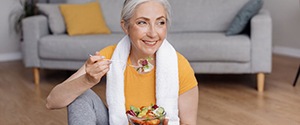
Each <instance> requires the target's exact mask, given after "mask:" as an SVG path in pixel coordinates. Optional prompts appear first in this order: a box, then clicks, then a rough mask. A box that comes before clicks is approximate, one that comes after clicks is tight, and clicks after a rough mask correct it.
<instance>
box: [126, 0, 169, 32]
mask: <svg viewBox="0 0 300 125" xmlns="http://www.w3.org/2000/svg"><path fill="white" fill-rule="evenodd" d="M149 1H157V2H159V3H160V4H161V5H162V6H163V7H164V9H165V12H166V16H167V17H166V19H167V24H168V25H170V22H171V19H170V16H171V6H170V3H169V2H168V0H125V1H124V4H123V9H122V13H121V19H122V20H124V23H125V26H126V27H128V23H129V20H130V19H131V17H132V16H133V14H134V11H135V9H136V8H137V7H138V6H139V5H141V4H143V3H146V2H149Z"/></svg>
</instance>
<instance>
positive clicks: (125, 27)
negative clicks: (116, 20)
mask: <svg viewBox="0 0 300 125" xmlns="http://www.w3.org/2000/svg"><path fill="white" fill-rule="evenodd" d="M121 27H122V29H123V31H124V33H125V34H127V35H128V26H126V25H125V21H124V20H122V21H121Z"/></svg>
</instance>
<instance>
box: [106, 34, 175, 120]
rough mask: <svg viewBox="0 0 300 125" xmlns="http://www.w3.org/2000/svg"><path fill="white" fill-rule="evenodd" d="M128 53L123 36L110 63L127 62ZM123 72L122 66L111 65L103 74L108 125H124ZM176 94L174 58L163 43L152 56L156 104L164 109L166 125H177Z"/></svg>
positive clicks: (173, 51) (171, 48)
mask: <svg viewBox="0 0 300 125" xmlns="http://www.w3.org/2000/svg"><path fill="white" fill-rule="evenodd" d="M129 53H130V38H129V37H128V36H127V35H126V36H125V37H123V38H122V39H121V41H120V42H119V43H118V45H117V47H116V49H115V51H114V53H113V56H112V60H120V61H122V62H127V60H128V57H129ZM125 68H126V64H123V63H114V62H113V63H112V64H111V66H110V70H109V71H108V73H107V85H106V99H107V104H108V109H109V122H110V125H127V124H128V120H127V116H126V114H125V112H126V108H125V96H124V71H125ZM178 91H179V78H178V60H177V54H176V51H175V49H174V48H173V47H172V45H171V44H170V43H169V42H168V41H167V40H164V41H163V44H162V45H161V47H160V48H159V49H158V51H157V53H156V103H157V105H159V106H162V107H164V108H165V111H166V113H167V117H168V118H169V125H179V117H178ZM137 101H138V100H137Z"/></svg>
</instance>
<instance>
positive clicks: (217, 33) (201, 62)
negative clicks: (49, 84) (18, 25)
mask: <svg viewBox="0 0 300 125" xmlns="http://www.w3.org/2000/svg"><path fill="white" fill-rule="evenodd" d="M70 1H71V3H72V2H73V3H74V2H75V3H76V2H78V1H76V0H69V1H68V2H70ZM79 1H80V0H79ZM80 2H82V1H80ZM122 2H123V1H120V0H115V1H112V0H100V3H101V6H102V12H103V14H104V17H105V20H106V23H107V25H108V26H109V28H110V30H111V31H112V33H111V34H108V35H104V34H100V35H81V36H68V35H67V34H66V33H62V34H52V33H51V31H50V30H49V20H48V19H49V17H48V18H47V17H46V16H44V15H37V16H33V17H29V18H26V19H24V20H23V22H22V23H23V32H24V41H23V42H22V51H23V57H24V58H23V61H24V64H25V66H26V67H32V68H33V69H34V72H35V83H38V82H39V72H38V71H39V69H40V68H42V69H68V70H76V69H78V68H79V67H80V66H82V65H83V64H84V62H85V60H86V59H87V58H88V55H89V54H93V53H95V52H96V51H98V50H101V49H102V48H104V47H106V46H108V45H112V44H116V43H117V42H118V41H119V40H120V39H121V38H122V37H123V36H124V33H123V31H122V29H121V27H120V12H121V7H122V4H123V3H122ZM247 2H248V0H227V1H224V0H189V1H183V0H170V4H171V6H172V16H171V17H172V23H171V27H170V29H169V31H168V36H167V39H168V40H169V41H170V43H171V44H172V45H173V46H174V47H175V48H176V49H177V51H179V52H180V53H181V54H183V55H184V56H185V57H186V58H187V59H188V60H189V62H190V64H191V66H192V68H193V69H194V71H195V73H203V74H257V80H258V82H257V85H258V90H259V91H263V86H264V77H265V76H264V74H265V73H270V72H271V64H272V61H271V60H272V59H271V58H272V56H271V48H272V39H271V38H272V20H271V17H270V14H269V13H268V11H267V10H260V11H259V13H258V14H256V15H255V16H254V17H253V18H252V19H251V22H250V29H251V30H250V31H251V32H250V33H251V35H250V36H249V35H246V34H238V35H231V36H227V35H226V34H225V32H226V31H227V29H228V27H229V26H230V24H231V22H232V21H233V19H234V17H235V15H236V14H237V13H238V12H239V10H240V9H241V8H242V7H243V6H244V5H245V4H246V3H247Z"/></svg>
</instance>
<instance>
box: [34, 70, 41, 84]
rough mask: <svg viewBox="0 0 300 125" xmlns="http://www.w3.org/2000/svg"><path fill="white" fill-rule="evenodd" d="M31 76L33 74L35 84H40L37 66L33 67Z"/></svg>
mask: <svg viewBox="0 0 300 125" xmlns="http://www.w3.org/2000/svg"><path fill="white" fill-rule="evenodd" d="M33 76H34V83H35V85H39V84H40V69H39V68H33Z"/></svg>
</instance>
